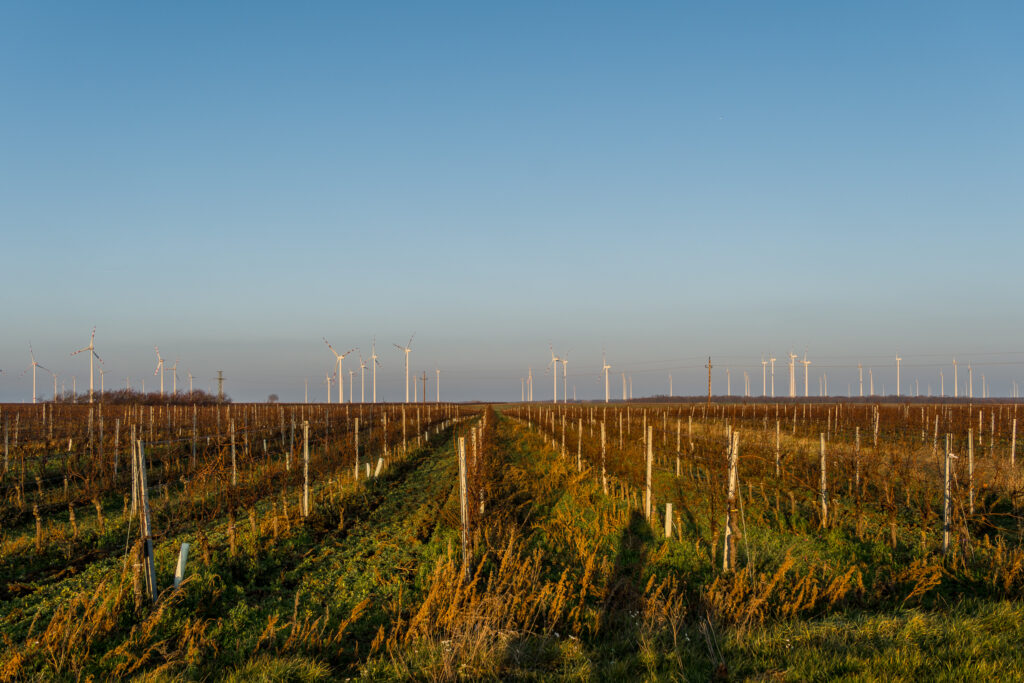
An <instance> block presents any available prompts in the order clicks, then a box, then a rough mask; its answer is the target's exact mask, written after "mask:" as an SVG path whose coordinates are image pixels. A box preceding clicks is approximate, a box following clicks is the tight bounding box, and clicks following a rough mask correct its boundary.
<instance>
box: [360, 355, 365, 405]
mask: <svg viewBox="0 0 1024 683" xmlns="http://www.w3.org/2000/svg"><path fill="white" fill-rule="evenodd" d="M359 402H360V403H366V361H365V360H363V354H359Z"/></svg>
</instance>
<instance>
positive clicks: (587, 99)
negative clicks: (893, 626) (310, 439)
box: [0, 2, 1024, 400]
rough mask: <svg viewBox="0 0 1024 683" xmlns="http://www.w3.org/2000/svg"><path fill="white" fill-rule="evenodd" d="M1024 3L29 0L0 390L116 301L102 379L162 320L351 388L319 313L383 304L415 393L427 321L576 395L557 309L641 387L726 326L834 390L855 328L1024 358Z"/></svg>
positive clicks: (741, 356)
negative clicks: (556, 380)
mask: <svg viewBox="0 0 1024 683" xmlns="http://www.w3.org/2000/svg"><path fill="white" fill-rule="evenodd" d="M1022 20H1024V10H1022V9H1021V7H1020V6H1019V5H1018V4H1016V3H984V4H968V3H937V2H920V3H849V4H839V3H754V2H750V3H648V4H644V5H642V6H638V5H627V4H626V3H616V4H612V3H505V4H499V3H432V4H424V3H391V4H383V3H360V4H356V3H303V4H300V5H297V6H295V5H289V6H287V7H286V6H283V5H279V4H270V3H246V4H228V3H219V4H214V3H175V4H173V6H172V5H154V4H152V3H142V4H140V3H90V4H83V3H78V4H69V3H45V2H34V3H0V65H2V66H0V102H2V106H0V235H2V247H0V302H2V310H3V320H4V324H3V326H2V328H0V330H2V331H0V368H3V369H4V370H5V371H6V374H4V375H0V400H25V399H27V398H30V393H31V389H30V377H29V376H28V375H25V376H19V375H20V373H21V372H22V370H24V368H25V367H27V365H28V362H29V358H28V343H29V341H31V342H32V344H33V346H34V348H35V349H36V352H37V357H38V360H39V361H40V362H41V363H43V364H44V365H46V366H47V367H50V368H51V369H53V370H54V371H56V372H57V373H58V374H59V375H60V376H61V377H62V378H63V377H70V375H71V374H75V375H77V377H78V382H79V388H81V387H82V386H83V385H82V382H83V380H84V378H86V376H87V367H86V366H85V364H84V363H83V362H81V360H82V359H81V357H80V356H79V357H76V358H74V359H72V358H70V357H69V355H68V354H69V353H70V352H71V351H73V350H74V349H76V348H79V347H81V346H83V345H84V344H85V343H87V341H88V334H89V330H90V329H91V328H92V326H93V325H96V326H97V328H98V331H97V346H98V348H99V351H100V355H101V356H103V358H104V360H105V361H106V367H107V368H108V369H109V374H108V375H107V380H108V381H112V380H111V377H116V378H118V379H117V381H118V382H119V383H121V384H123V382H124V377H125V376H132V377H133V378H138V379H141V378H142V376H143V375H144V374H148V378H147V388H149V387H151V386H152V385H151V384H150V383H151V382H152V381H154V378H153V376H152V371H153V367H154V363H155V355H154V353H153V346H154V345H159V346H160V347H161V350H162V351H163V353H164V355H165V356H167V357H169V358H174V357H178V358H180V359H181V363H180V365H179V368H188V369H191V370H192V372H193V373H194V374H195V375H196V376H197V377H202V378H203V382H205V384H204V385H203V386H204V388H209V387H210V386H211V384H210V378H212V377H213V376H214V374H215V370H217V369H223V370H224V371H225V374H226V376H227V377H228V385H227V386H228V391H229V393H231V394H232V396H234V397H235V398H236V399H250V400H260V399H264V398H265V397H266V395H267V394H268V393H270V392H276V393H278V394H279V395H280V396H281V397H282V398H283V399H286V400H301V399H302V397H303V380H304V378H306V377H309V378H310V384H311V387H315V389H312V388H311V393H312V394H313V396H314V397H320V396H322V395H323V394H324V388H323V376H324V373H325V372H326V371H327V370H328V369H329V368H330V366H331V358H332V357H331V356H330V353H329V352H328V351H327V349H326V348H325V347H324V345H323V343H322V341H321V337H323V336H324V335H326V336H327V337H329V338H330V339H331V340H332V342H333V343H335V344H336V345H337V346H344V347H345V348H349V347H351V346H356V345H358V346H360V347H361V349H362V350H363V351H364V353H367V352H368V350H369V345H370V341H371V339H372V337H373V336H374V335H376V336H377V339H378V340H379V343H378V354H380V355H381V361H382V363H383V365H382V367H381V369H380V373H381V374H379V375H378V385H379V389H380V393H381V395H382V397H383V398H385V399H390V400H394V399H397V398H400V397H401V396H402V395H403V394H402V370H401V369H402V357H401V354H400V353H399V352H398V351H397V350H395V349H394V348H393V347H392V346H391V344H392V343H393V342H404V341H405V340H407V339H408V337H409V335H410V334H411V333H412V332H414V331H415V332H416V339H415V341H414V345H413V353H412V359H411V363H412V368H413V370H414V371H417V372H420V371H423V370H427V371H430V372H431V373H432V372H433V370H434V368H435V367H440V368H441V370H442V394H443V397H447V398H451V399H470V398H489V399H510V398H518V397H519V393H520V377H521V376H523V375H524V374H525V371H526V368H527V366H532V367H533V368H534V374H535V397H536V398H543V397H545V396H547V397H550V392H551V387H550V376H545V375H544V374H543V372H544V370H543V368H544V366H545V365H546V364H547V362H548V360H549V353H548V344H549V343H553V344H554V345H555V350H556V351H558V352H560V353H561V352H565V351H567V350H570V351H569V359H570V362H569V367H568V372H569V375H570V387H571V386H573V385H575V386H576V388H577V392H578V395H579V396H580V397H581V398H582V397H597V396H599V395H603V384H601V383H599V382H598V381H597V376H598V373H599V368H600V355H601V349H602V347H606V348H607V351H608V357H609V362H610V363H611V364H612V365H613V369H612V372H613V373H619V372H627V373H629V374H631V375H632V376H633V382H634V395H637V396H639V395H644V394H650V393H663V392H665V391H666V390H667V374H668V372H673V375H674V384H675V390H676V393H699V392H700V391H702V378H701V376H702V373H703V370H702V367H701V366H702V365H703V363H704V360H702V359H704V358H706V356H708V355H712V356H713V357H714V358H716V359H718V360H716V362H715V364H716V366H718V367H721V368H724V367H725V366H729V367H730V368H731V370H732V372H731V374H732V379H733V390H734V392H738V391H741V390H742V386H743V385H742V372H743V369H746V370H747V371H748V372H749V373H750V374H751V377H752V378H753V377H755V376H756V382H755V381H754V380H753V379H752V380H751V381H752V383H753V384H755V387H756V389H758V390H759V389H760V366H761V364H760V359H761V355H762V354H764V353H768V352H772V353H774V354H775V355H776V356H777V357H779V358H783V357H785V353H786V352H787V351H788V350H789V349H791V348H792V349H793V350H794V351H796V352H797V353H800V354H802V353H803V351H804V349H807V352H808V356H809V358H811V359H812V360H815V361H816V362H817V365H812V366H811V367H812V379H811V384H812V393H813V391H814V390H816V389H817V382H818V380H817V375H816V373H820V372H825V371H827V372H828V373H829V388H830V390H832V392H833V393H843V394H845V393H846V387H847V385H848V384H851V383H854V385H853V390H854V392H856V384H855V378H856V368H855V366H856V364H857V362H858V360H860V361H861V362H863V363H864V365H865V367H868V365H871V366H873V367H877V368H878V370H877V373H876V385H881V384H882V383H883V381H884V383H885V384H886V389H887V390H888V391H890V393H891V391H892V388H893V386H894V385H895V361H894V360H893V358H894V357H895V355H896V353H897V351H898V352H899V353H900V354H901V356H902V357H903V358H904V367H903V378H904V382H906V381H908V378H910V381H912V380H913V378H914V377H917V378H918V379H919V381H920V388H921V392H922V393H925V391H926V385H927V384H928V383H931V384H933V391H936V392H937V390H938V382H939V378H938V370H939V367H940V364H945V365H944V367H946V369H945V373H946V374H947V375H951V374H952V365H951V359H952V357H953V356H957V357H958V359H960V360H961V362H962V363H964V364H966V363H968V362H971V363H972V364H973V365H974V366H975V367H976V368H977V370H976V377H975V383H976V393H978V392H980V378H979V377H978V376H977V375H980V374H982V373H984V374H986V376H987V381H988V382H991V384H992V391H993V393H995V394H1003V395H1006V394H1008V393H1009V391H1010V387H1011V382H1012V381H1020V382H1024V353H1022V352H1024V323H1022V320H1021V312H1020V307H1019V302H1020V297H1019V291H1020V283H1021V281H1022V278H1021V268H1020V265H1021V255H1022V253H1024V249H1022V248H1024V230H1022V227H1024V226H1022V216H1024V192H1022V191H1021V190H1022V187H1024V165H1022V164H1021V159H1022V158H1024V129H1022V128H1021V126H1020V121H1022V120H1024V89H1022V88H1021V87H1020V84H1021V83H1024V50H1022V48H1021V46H1020V41H1019V27H1020V26H1021V25H1022ZM349 367H355V365H354V364H353V365H350V366H349ZM826 368H827V370H826ZM776 372H777V374H776V377H777V382H778V381H779V379H778V378H779V376H780V375H779V367H778V365H777V367H776ZM737 378H739V380H737ZM782 378H783V380H785V378H786V376H785V374H783V376H782ZM883 378H884V380H883ZM134 382H135V380H134V379H133V383H134ZM716 382H717V383H720V384H721V387H720V390H721V391H722V392H724V390H725V377H724V372H723V373H722V375H721V377H719V375H718V373H717V370H716ZM737 382H739V384H738V385H737ZM357 383H358V376H357ZM429 386H430V387H431V390H430V391H431V393H432V392H433V389H432V387H433V381H431V383H430V385H429ZM616 386H619V391H620V393H621V380H620V384H619V385H616V384H614V383H613V388H614V387H616ZM737 386H738V387H739V388H738V389H737ZM779 386H782V385H779ZM716 388H718V387H717V384H716ZM783 388H785V387H783ZM876 389H878V390H879V391H880V390H881V387H880V386H876ZM947 389H949V386H948V382H947ZM904 391H906V387H904ZM570 393H571V392H570Z"/></svg>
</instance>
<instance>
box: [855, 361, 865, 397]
mask: <svg viewBox="0 0 1024 683" xmlns="http://www.w3.org/2000/svg"><path fill="white" fill-rule="evenodd" d="M857 374H858V375H859V376H860V397H861V398H864V366H863V365H861V364H860V363H857Z"/></svg>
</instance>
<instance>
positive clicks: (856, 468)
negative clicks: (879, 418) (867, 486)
mask: <svg viewBox="0 0 1024 683" xmlns="http://www.w3.org/2000/svg"><path fill="white" fill-rule="evenodd" d="M853 488H854V490H856V491H857V495H858V499H859V496H860V427H859V426H857V427H854V429H853Z"/></svg>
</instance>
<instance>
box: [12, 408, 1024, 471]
mask: <svg viewBox="0 0 1024 683" xmlns="http://www.w3.org/2000/svg"><path fill="white" fill-rule="evenodd" d="M1016 458H1017V418H1014V422H1013V427H1011V432H1010V467H1011V468H1012V467H1013V466H1014V463H1015V462H1016ZM6 469H7V466H6V459H5V460H4V471H6Z"/></svg>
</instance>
